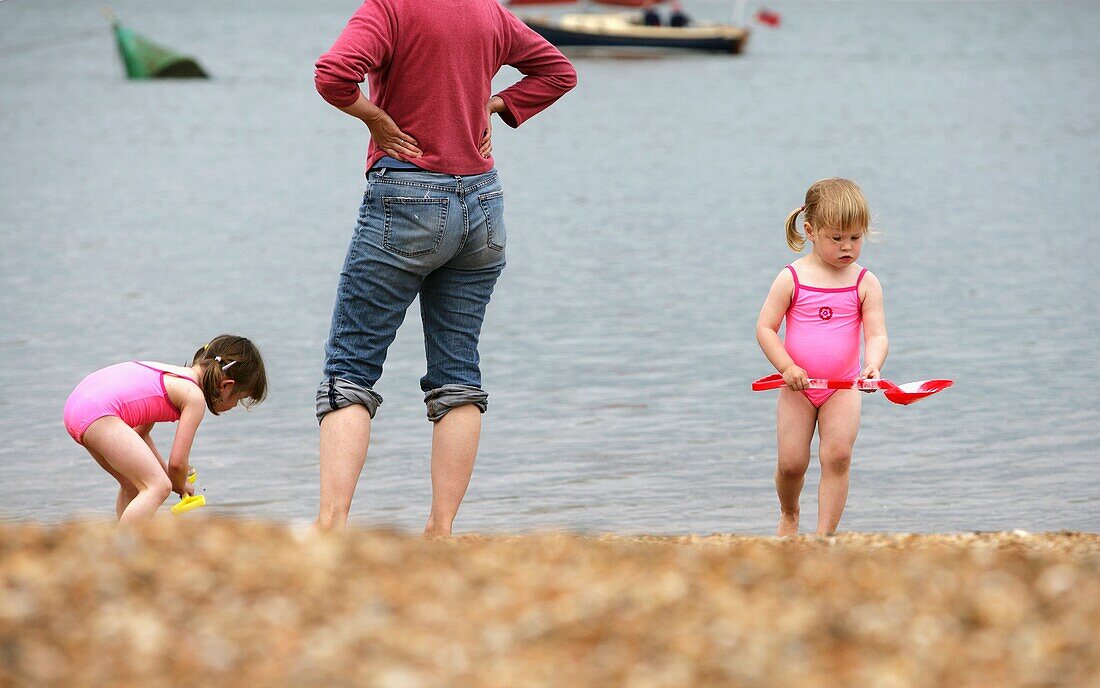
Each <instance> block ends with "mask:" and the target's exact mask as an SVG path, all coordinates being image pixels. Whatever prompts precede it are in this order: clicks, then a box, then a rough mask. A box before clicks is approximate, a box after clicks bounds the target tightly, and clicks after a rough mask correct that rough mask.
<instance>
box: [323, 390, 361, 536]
mask: <svg viewBox="0 0 1100 688" xmlns="http://www.w3.org/2000/svg"><path fill="white" fill-rule="evenodd" d="M370 423H371V418H370V412H369V411H367V407H365V406H361V405H359V404H352V405H351V406H345V407H343V408H341V409H337V410H335V411H333V412H331V413H328V414H325V417H324V418H323V419H322V420H321V504H320V507H319V508H318V511H317V527H318V528H320V529H321V530H331V529H333V528H343V527H344V526H345V525H347V522H348V514H349V513H350V512H351V500H352V498H353V497H354V496H355V486H356V485H358V483H359V474H360V473H362V472H363V465H364V464H365V463H366V461H367V448H368V447H369V446H370Z"/></svg>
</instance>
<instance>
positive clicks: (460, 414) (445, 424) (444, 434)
mask: <svg viewBox="0 0 1100 688" xmlns="http://www.w3.org/2000/svg"><path fill="white" fill-rule="evenodd" d="M480 439H481V410H480V409H479V408H478V407H477V406H474V405H473V404H467V405H466V406H459V407H458V408H456V409H453V410H452V411H450V412H449V413H448V414H447V415H445V416H443V418H442V419H441V420H440V421H439V422H437V423H436V424H435V428H434V429H433V430H432V511H431V513H430V514H428V523H427V525H425V526H424V534H425V535H429V536H432V535H450V534H451V524H452V523H453V522H454V520H455V515H457V514H458V507H459V506H461V504H462V498H463V497H464V496H466V488H467V487H469V485H470V475H471V474H472V473H473V471H474V458H475V457H477V445H478V442H479V440H480Z"/></svg>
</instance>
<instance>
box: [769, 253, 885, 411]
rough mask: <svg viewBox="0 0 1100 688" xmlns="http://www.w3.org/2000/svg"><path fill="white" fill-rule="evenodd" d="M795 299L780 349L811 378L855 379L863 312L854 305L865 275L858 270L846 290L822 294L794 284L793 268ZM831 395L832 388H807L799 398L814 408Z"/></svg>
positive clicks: (818, 406) (789, 267)
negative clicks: (804, 397) (805, 399)
mask: <svg viewBox="0 0 1100 688" xmlns="http://www.w3.org/2000/svg"><path fill="white" fill-rule="evenodd" d="M787 269H788V270H790V271H791V277H793V278H794V295H793V296H791V305H790V307H789V308H787V315H786V318H787V330H786V335H785V337H784V339H783V347H784V348H785V349H786V350H787V353H788V354H790V356H791V358H792V359H793V360H794V362H795V365H797V366H798V367H800V368H802V369H803V370H805V371H806V375H807V376H808V377H811V378H822V379H827V380H851V379H854V378H856V377H858V376H859V372H860V367H859V344H860V333H861V332H862V331H863V309H862V307H861V304H860V301H859V283H860V282H861V281H863V276H864V275H865V274H867V268H864V269H863V270H861V271H860V273H859V277H857V278H856V283H855V284H854V285H853V286H850V287H839V288H835V289H826V288H824V287H809V286H806V285H805V284H802V283H801V282H799V281H798V273H797V272H795V270H794V266H793V265H788V266H787ZM834 392H836V390H835V389H806V390H803V391H802V393H803V394H805V395H806V398H807V399H809V400H810V403H812V404H813V405H814V406H816V407H817V408H821V405H822V404H824V403H825V401H826V400H828V398H829V397H831V396H832V395H833V393H834Z"/></svg>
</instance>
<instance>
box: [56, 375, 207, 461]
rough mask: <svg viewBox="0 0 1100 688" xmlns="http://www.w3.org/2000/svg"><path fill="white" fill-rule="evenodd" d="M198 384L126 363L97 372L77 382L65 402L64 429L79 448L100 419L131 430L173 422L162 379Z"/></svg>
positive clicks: (172, 407) (172, 409)
mask: <svg viewBox="0 0 1100 688" xmlns="http://www.w3.org/2000/svg"><path fill="white" fill-rule="evenodd" d="M165 375H171V376H172V377H178V378H181V379H183V380H191V382H194V383H195V384H196V385H198V384H199V383H198V382H196V381H195V380H194V379H192V378H190V377H188V376H186V375H178V374H176V373H173V372H170V371H167V370H161V369H160V368H154V367H153V366H150V365H146V364H144V363H139V362H138V361H129V362H126V363H118V364H116V365H113V366H108V367H106V368H103V369H102V370H97V371H96V372H94V373H92V374H91V375H89V376H88V377H86V378H84V379H83V380H81V382H80V384H79V385H77V386H76V389H74V390H73V393H72V394H70V395H69V399H68V401H66V402H65V429H66V430H68V431H69V435H70V436H72V438H73V439H74V440H76V441H77V442H78V443H79V444H84V442H83V440H84V432H85V431H86V430H87V429H88V426H90V425H91V424H92V423H94V422H96V421H97V420H99V419H100V418H103V417H104V416H118V417H119V418H120V419H122V422H124V423H126V424H127V425H129V426H130V427H131V428H136V427H138V426H139V425H145V424H147V423H161V422H174V421H177V420H179V419H180V410H179V409H178V408H176V407H175V405H173V404H172V401H171V400H170V399H169V398H168V390H166V389H165V388H164V376H165Z"/></svg>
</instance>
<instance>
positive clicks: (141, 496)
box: [65, 335, 267, 523]
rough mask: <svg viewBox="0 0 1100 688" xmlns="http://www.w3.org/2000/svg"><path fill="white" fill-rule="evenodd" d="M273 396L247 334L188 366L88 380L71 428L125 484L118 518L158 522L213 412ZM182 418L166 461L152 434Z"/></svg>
mask: <svg viewBox="0 0 1100 688" xmlns="http://www.w3.org/2000/svg"><path fill="white" fill-rule="evenodd" d="M266 394H267V375H266V373H265V372H264V362H263V360H262V359H261V358H260V352H259V350H257V349H256V347H255V345H253V344H252V342H250V341H249V340H247V339H245V338H244V337H235V336H232V335H221V336H218V337H216V338H214V339H213V340H212V341H211V342H210V343H209V344H207V345H206V346H204V347H202V348H201V349H199V350H198V351H196V352H195V356H194V358H193V359H192V361H191V365H190V366H189V367H181V366H174V365H168V364H166V363H155V362H153V361H129V362H127V363H119V364H117V365H113V366H110V367H107V368H103V369H102V370H97V371H96V372H94V373H92V374H91V375H89V376H88V377H86V378H84V380H83V381H81V383H80V384H79V385H77V386H76V389H74V390H73V393H72V394H71V395H69V400H68V401H66V402H65V429H66V430H68V431H69V434H70V435H71V436H72V438H73V439H74V440H76V441H77V443H78V444H81V445H83V446H84V448H85V449H87V450H88V453H90V454H91V455H92V457H93V458H94V459H95V460H96V463H98V464H99V465H100V466H101V467H102V468H103V470H105V471H107V472H108V473H110V474H111V476H112V477H113V478H114V479H115V480H117V481H118V486H119V488H118V499H117V501H116V502H115V513H116V514H117V515H118V520H119V522H121V523H130V522H134V521H138V520H142V519H149V518H152V516H153V514H154V513H155V512H156V510H157V508H159V507H160V505H161V504H163V503H164V500H165V499H167V498H168V494H169V493H170V492H176V493H179V495H180V496H181V497H183V496H185V495H189V494H191V493H192V492H193V490H194V488H193V487H192V486H191V485H190V484H188V482H187V473H188V470H189V468H190V466H189V464H188V454H190V453H191V443H192V441H193V440H194V439H195V431H196V430H198V428H199V423H200V422H202V417H203V414H204V413H205V412H206V409H210V412H211V413H213V414H214V415H218V414H219V413H222V412H224V411H228V410H229V409H231V408H233V407H234V406H236V405H237V403H238V402H239V401H241V400H244V401H245V405H246V406H254V405H256V404H258V403H260V402H261V401H263V399H264V396H266ZM177 420H178V421H179V426H178V427H177V428H176V437H175V439H174V440H173V442H172V451H171V453H170V454H169V456H168V462H167V463H165V461H164V459H163V458H161V455H160V452H159V451H157V447H156V445H155V444H153V438H152V436H150V434H149V432H150V431H151V430H152V429H153V424H154V423H159V422H162V421H177Z"/></svg>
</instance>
